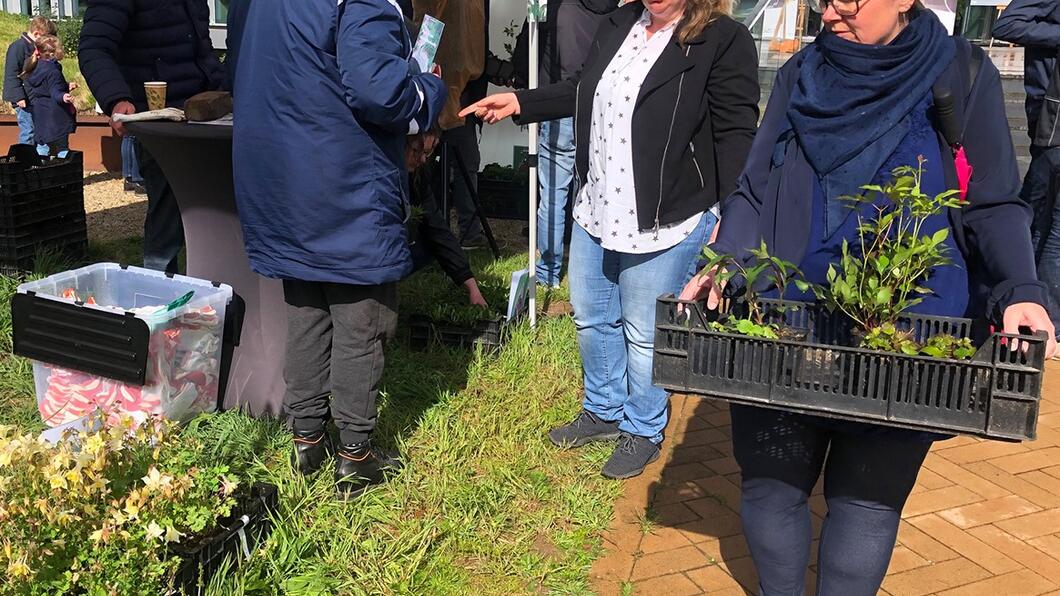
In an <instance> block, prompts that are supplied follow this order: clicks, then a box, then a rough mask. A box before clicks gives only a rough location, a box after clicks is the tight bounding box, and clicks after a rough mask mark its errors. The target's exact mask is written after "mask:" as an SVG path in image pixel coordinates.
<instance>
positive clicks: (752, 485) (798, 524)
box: [730, 405, 931, 596]
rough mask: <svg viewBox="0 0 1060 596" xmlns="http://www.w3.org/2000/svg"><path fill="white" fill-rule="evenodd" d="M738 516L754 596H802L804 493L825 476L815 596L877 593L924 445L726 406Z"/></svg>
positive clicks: (806, 553)
mask: <svg viewBox="0 0 1060 596" xmlns="http://www.w3.org/2000/svg"><path fill="white" fill-rule="evenodd" d="M730 412H731V415H732V445H733V455H734V456H735V457H736V463H737V464H739V466H740V472H741V495H740V518H741V521H742V522H743V531H744V536H745V537H746V538H747V545H748V547H749V548H750V550H751V558H752V559H753V560H754V563H755V568H756V569H757V571H758V581H759V590H760V592H759V593H760V594H761V596H802V594H804V593H805V582H806V568H807V566H808V565H809V564H810V548H811V544H812V540H813V523H812V522H813V520H812V517H811V514H810V507H809V504H808V500H809V496H810V492H811V491H812V490H813V487H814V485H815V484H817V479H818V477H820V475H821V471H822V469H823V470H824V498H825V502H826V503H827V505H828V514H827V516H826V517H825V519H824V524H823V525H822V526H821V543H820V545H819V548H818V554H817V594H818V596H875V595H876V594H877V593H878V592H879V589H880V584H881V583H882V582H883V577H884V575H885V574H886V573H887V566H888V565H889V564H890V561H891V552H892V551H893V550H894V542H895V539H896V538H897V536H898V524H899V522H900V521H901V516H902V508H903V507H904V506H905V502H906V499H907V498H908V497H909V493H910V492H912V490H913V485H914V484H916V477H917V474H918V473H919V472H920V466H921V464H923V463H924V458H925V457H926V456H927V452H928V449H930V448H931V441H926V440H923V438H922V436H921V435H920V433H917V432H914V431H901V430H892V429H886V430H884V431H882V432H881V429H880V427H874V426H872V425H857V427H851V426H850V425H851V424H854V423H844V424H843V425H842V428H843V429H845V430H846V431H847V432H844V430H837V428H840V427H837V426H836V425H834V424H832V423H830V422H829V421H827V420H824V419H821V418H817V417H814V416H804V415H801V414H792V413H789V412H780V411H777V410H769V409H766V408H756V407H753V406H739V405H732V406H731V407H730Z"/></svg>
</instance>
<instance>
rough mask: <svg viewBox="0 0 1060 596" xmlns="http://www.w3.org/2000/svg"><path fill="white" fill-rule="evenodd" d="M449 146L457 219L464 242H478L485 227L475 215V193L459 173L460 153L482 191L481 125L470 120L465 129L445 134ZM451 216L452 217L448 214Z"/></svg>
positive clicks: (469, 172)
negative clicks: (480, 169)
mask: <svg viewBox="0 0 1060 596" xmlns="http://www.w3.org/2000/svg"><path fill="white" fill-rule="evenodd" d="M443 138H444V139H445V140H446V142H448V143H449V167H450V169H451V170H452V175H453V195H452V196H453V205H454V206H455V207H456V219H457V225H458V228H457V229H458V230H459V232H460V240H461V241H465V240H475V239H478V238H481V237H482V224H481V223H479V220H478V215H477V214H476V213H475V203H474V202H473V201H472V200H471V191H470V190H469V189H468V187H467V183H466V182H465V181H464V176H463V174H462V173H461V172H460V170H459V169H458V168H459V167H460V166H459V165H458V164H457V161H456V153H457V152H459V153H460V157H461V159H463V161H464V166H465V167H466V168H467V173H468V175H469V176H470V177H471V184H473V185H474V186H475V187H476V190H477V187H478V169H479V165H480V162H481V161H482V158H481V156H480V154H479V147H478V125H476V124H475V123H474V121H473V119H471V118H468V119H467V122H466V123H465V124H464V125H463V126H458V127H456V128H451V129H449V130H447V131H445V132H444V133H443ZM446 215H448V214H446Z"/></svg>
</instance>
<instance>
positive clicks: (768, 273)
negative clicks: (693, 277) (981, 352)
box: [702, 240, 810, 339]
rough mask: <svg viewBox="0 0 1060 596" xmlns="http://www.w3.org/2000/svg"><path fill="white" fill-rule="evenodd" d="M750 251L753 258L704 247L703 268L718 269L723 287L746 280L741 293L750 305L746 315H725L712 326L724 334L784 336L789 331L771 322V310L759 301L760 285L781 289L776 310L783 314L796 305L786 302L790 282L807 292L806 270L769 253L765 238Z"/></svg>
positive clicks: (719, 280)
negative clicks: (737, 280)
mask: <svg viewBox="0 0 1060 596" xmlns="http://www.w3.org/2000/svg"><path fill="white" fill-rule="evenodd" d="M748 254H749V255H750V256H751V258H750V259H746V260H744V259H738V258H736V257H734V256H733V255H729V254H721V253H718V252H716V251H715V250H714V249H712V248H711V247H709V246H705V247H703V253H702V260H705V261H706V266H704V268H703V271H714V272H715V273H714V279H715V283H718V284H721V285H723V286H728V285H729V283H730V282H731V281H732V280H733V279H736V278H740V279H742V284H741V285H740V286H739V292H740V293H741V298H742V302H743V303H744V304H745V305H746V307H747V314H746V316H743V317H736V316H729V317H725V318H723V319H722V320H720V321H715V322H712V323H711V328H712V329H714V330H715V331H721V332H723V333H738V334H740V335H747V336H750V337H762V338H766V339H780V338H781V336H782V335H783V334H784V331H785V330H784V329H782V328H781V326H780V325H779V324H777V323H774V322H770V321H769V317H768V315H769V314H770V313H769V312H768V311H767V310H766V309H765V308H764V307H763V305H762V303H761V301H760V300H759V291H758V288H760V287H762V286H763V285H765V286H767V287H772V286H775V287H776V288H777V292H778V301H777V302H778V305H777V306H776V307H775V308H773V309H772V310H773V311H774V312H779V313H780V314H781V316H783V315H784V314H786V313H787V312H789V311H790V310H792V308H793V306H794V305H790V304H785V303H784V290H785V289H786V288H787V287H788V285H789V284H795V286H796V287H798V288H799V289H800V290H802V291H807V290H808V289H810V284H808V283H807V282H806V281H805V280H804V279H803V275H802V271H800V270H799V268H798V267H796V266H795V265H794V264H792V263H789V262H788V261H785V260H783V259H780V258H777V257H775V256H773V255H771V254H769V248H768V247H767V246H766V243H765V241H764V240H763V241H762V242H761V244H759V246H758V248H755V249H751V250H749V251H748ZM734 287H735V286H734Z"/></svg>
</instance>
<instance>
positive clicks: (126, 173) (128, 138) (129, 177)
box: [121, 135, 144, 184]
mask: <svg viewBox="0 0 1060 596" xmlns="http://www.w3.org/2000/svg"><path fill="white" fill-rule="evenodd" d="M138 145H139V143H137V142H136V137H134V136H132V135H125V136H124V137H122V140H121V175H122V178H125V180H126V181H128V182H132V183H134V184H143V183H144V177H143V176H141V175H140V159H139V158H138V157H137V156H136V148H137V146H138Z"/></svg>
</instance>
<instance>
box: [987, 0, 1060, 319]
mask: <svg viewBox="0 0 1060 596" xmlns="http://www.w3.org/2000/svg"><path fill="white" fill-rule="evenodd" d="M993 34H994V37H996V38H998V39H1001V40H1004V41H1007V42H1009V43H1015V44H1019V45H1021V46H1023V48H1024V50H1023V52H1024V54H1023V71H1024V72H1023V86H1024V88H1025V89H1026V91H1027V104H1026V105H1027V130H1028V131H1029V132H1030V135H1031V166H1030V168H1029V169H1028V170H1027V176H1026V178H1024V179H1023V190H1022V191H1021V193H1020V196H1021V197H1022V198H1023V200H1024V201H1027V202H1028V203H1030V205H1031V207H1032V208H1033V209H1034V223H1033V226H1034V227H1033V236H1034V237H1033V241H1034V248H1035V257H1036V258H1037V261H1038V276H1039V277H1040V278H1041V280H1042V282H1044V283H1045V285H1046V288H1047V292H1048V298H1049V310H1050V315H1051V316H1052V320H1053V326H1054V327H1056V328H1057V329H1060V201H1058V200H1057V194H1058V193H1060V189H1057V188H1051V181H1052V178H1053V176H1054V175H1055V173H1056V172H1058V171H1060V147H1046V146H1042V145H1039V144H1038V143H1036V142H1035V141H1036V140H1037V139H1036V138H1035V131H1036V130H1038V119H1039V117H1040V115H1041V112H1042V104H1043V102H1044V101H1045V92H1046V89H1048V87H1049V78H1050V77H1051V76H1052V73H1053V66H1054V63H1055V62H1056V54H1057V51H1060V2H1058V1H1057V0H1013V1H1012V3H1010V4H1009V5H1008V8H1006V9H1005V11H1004V12H1002V13H1001V16H1000V17H998V19H997V22H996V23H994V32H993ZM1054 99H1060V98H1054Z"/></svg>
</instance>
